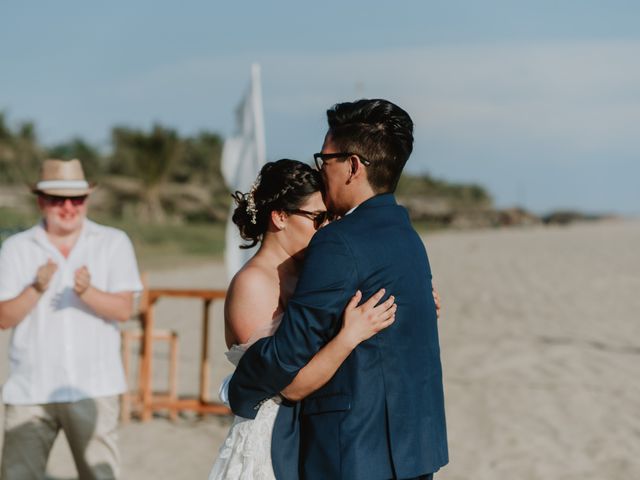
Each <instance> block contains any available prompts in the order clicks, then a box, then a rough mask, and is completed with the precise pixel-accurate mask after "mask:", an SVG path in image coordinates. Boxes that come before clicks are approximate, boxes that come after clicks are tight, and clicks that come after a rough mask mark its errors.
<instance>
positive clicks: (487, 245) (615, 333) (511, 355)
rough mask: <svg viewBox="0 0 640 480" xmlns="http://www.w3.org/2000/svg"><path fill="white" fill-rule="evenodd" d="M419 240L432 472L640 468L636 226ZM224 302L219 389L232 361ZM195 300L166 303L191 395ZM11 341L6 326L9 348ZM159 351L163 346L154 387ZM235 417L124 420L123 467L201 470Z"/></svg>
mask: <svg viewBox="0 0 640 480" xmlns="http://www.w3.org/2000/svg"><path fill="white" fill-rule="evenodd" d="M425 243H426V245H427V248H428V251H429V255H430V259H431V263H432V268H433V273H434V278H435V281H436V285H437V287H438V289H439V290H440V293H441V296H442V300H443V304H444V308H443V312H442V318H441V344H442V355H443V364H444V374H445V388H446V405H447V422H448V427H449V442H450V456H451V463H450V464H449V465H448V466H447V467H445V468H444V469H443V470H442V472H440V473H439V474H438V475H437V478H438V479H442V480H463V479H464V480H467V479H476V480H484V479H486V480H489V479H491V480H495V479H500V480H512V479H516V480H538V479H539V480H552V479H557V480H571V479H576V480H577V479H580V480H585V479H594V480H595V479H598V480H600V479H607V480H634V479H637V478H640V383H639V382H638V373H639V372H640V369H639V367H638V365H640V251H639V247H638V246H639V245H640V223H638V222H630V221H627V222H606V223H594V224H581V225H574V226H570V227H566V228H543V227H538V228H533V229H523V230H490V231H478V232H443V233H437V234H433V235H428V236H426V237H425ZM150 278H151V284H152V285H154V286H175V287H180V286H197V287H202V288H208V287H213V288H215V287H223V286H224V284H225V278H224V274H223V270H222V267H221V266H220V265H219V264H211V265H203V266H201V267H198V268H195V269H179V268H178V269H175V270H172V271H170V272H169V271H164V272H152V274H151V277H150ZM220 310H221V306H220V305H217V306H215V307H214V324H215V328H213V332H212V334H211V342H212V343H211V344H212V349H213V352H214V361H213V365H214V368H213V372H212V391H213V390H214V385H216V384H217V382H218V380H219V379H220V378H222V376H223V375H224V374H226V373H227V372H229V371H230V367H229V366H228V365H227V364H226V363H225V361H224V358H223V356H222V352H223V351H224V344H223V340H222V336H221V332H222V321H221V320H222V319H221V311H220ZM199 311H200V310H199V306H198V305H196V304H194V303H193V302H187V301H181V302H175V301H163V302H162V303H161V304H160V305H159V309H158V314H159V324H160V325H162V326H171V327H172V328H177V329H178V330H179V334H180V344H181V354H180V357H181V365H180V366H181V384H180V387H181V391H182V392H183V393H192V392H195V390H196V388H197V385H196V375H197V371H196V368H197V367H196V362H197V354H198V347H197V346H198V345H199V340H198V339H199V336H198V333H199V330H198V329H199V322H198V318H199V316H198V315H199ZM7 339H8V332H3V333H2V334H0V341H1V342H2V346H3V347H4V345H6V342H7ZM2 351H3V352H4V351H5V350H4V348H3V350H2ZM165 357H166V355H165V354H164V353H163V351H161V350H160V349H159V351H158V353H157V354H156V358H157V365H158V369H157V372H156V373H157V375H156V381H157V383H158V384H160V383H161V382H163V381H164V379H165V373H164V371H163V370H164V367H163V365H164V363H165V362H164V359H165ZM5 372H6V355H2V358H0V375H3V376H4V375H5ZM213 394H214V393H213V392H212V395H213ZM228 424H229V422H228V420H226V419H218V418H206V419H204V420H198V419H194V418H186V419H185V418H183V419H181V420H179V421H178V422H177V423H175V424H172V423H171V422H169V421H167V420H165V419H155V420H153V421H152V422H150V423H147V424H140V423H132V424H129V425H127V426H125V427H124V428H122V429H121V447H122V451H123V467H124V473H125V476H124V478H131V479H146V478H154V479H162V478H167V479H168V478H171V479H177V478H184V479H196V478H206V475H207V473H208V469H209V467H210V465H211V462H212V460H213V458H214V456H215V453H216V450H217V447H218V445H219V444H220V442H221V441H222V439H223V438H224V434H225V431H226V428H227V426H228ZM49 467H50V468H49V470H50V472H51V474H52V475H54V476H55V477H56V478H71V477H73V475H74V468H73V465H72V463H71V462H70V455H69V454H68V452H67V451H66V448H65V445H64V441H63V440H61V441H60V442H58V444H57V445H56V449H55V451H54V453H53V455H52V458H51V460H50V464H49Z"/></svg>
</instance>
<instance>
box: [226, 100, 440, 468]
mask: <svg viewBox="0 0 640 480" xmlns="http://www.w3.org/2000/svg"><path fill="white" fill-rule="evenodd" d="M327 117H328V122H329V130H328V132H327V135H326V137H325V141H324V145H323V147H322V153H319V154H316V155H315V160H316V164H317V166H318V169H319V170H320V171H321V172H322V174H323V178H324V181H325V188H326V192H325V193H326V195H325V201H326V203H327V206H328V208H329V209H330V210H332V211H334V212H335V213H337V214H339V215H341V216H342V218H341V219H340V220H338V221H335V222H332V223H331V224H329V225H327V226H326V227H324V228H322V229H320V230H319V231H318V232H317V233H316V235H315V236H314V237H313V239H312V241H311V243H310V245H309V247H308V248H307V251H306V254H305V261H304V266H303V268H302V273H301V275H300V278H299V280H298V285H297V288H296V291H295V294H294V295H293V297H292V298H291V299H290V301H289V303H288V305H287V309H286V312H285V315H284V318H283V320H282V323H281V325H280V327H279V328H278V330H277V331H276V332H275V334H274V335H273V336H272V337H267V338H264V339H261V340H259V341H258V342H256V343H255V344H254V345H253V346H252V347H251V348H250V349H249V350H248V351H247V352H246V353H245V355H244V357H243V358H242V361H241V362H240V364H239V366H238V368H237V370H236V373H235V374H234V376H233V378H232V380H231V383H230V387H229V399H230V403H231V407H232V409H233V411H234V412H235V413H236V414H238V415H240V416H243V417H248V418H254V417H255V415H256V412H257V409H258V408H259V406H260V405H261V402H263V401H264V400H265V399H267V398H271V397H273V396H275V395H278V394H279V392H281V391H282V390H283V389H284V388H285V387H286V386H287V385H288V384H289V383H290V382H291V381H292V380H293V378H294V377H295V376H296V374H297V373H298V371H299V370H300V369H301V368H302V367H303V366H304V365H306V364H307V362H308V361H309V360H310V359H311V357H313V355H315V354H316V353H317V352H318V350H320V348H321V347H322V346H323V345H324V344H326V343H327V342H328V341H329V340H330V339H331V338H332V337H333V336H334V335H335V334H336V333H337V332H338V330H339V329H340V326H341V315H342V312H343V310H344V308H345V306H346V304H347V303H348V301H349V299H350V298H351V296H352V295H353V293H354V292H355V291H356V290H360V291H362V293H363V298H368V297H370V296H371V295H373V294H374V293H375V292H377V291H378V289H380V288H385V289H386V291H387V292H388V293H389V294H393V295H394V296H395V298H396V304H397V311H396V321H395V322H394V323H393V324H392V325H391V326H390V327H389V328H387V329H385V330H383V331H381V332H380V333H378V334H377V335H375V336H374V337H372V338H371V339H369V340H368V341H365V342H363V343H361V344H360V345H359V346H358V347H357V348H356V349H355V350H354V351H353V352H352V353H351V355H350V356H349V357H348V358H347V359H346V360H345V362H344V363H343V364H342V366H341V367H340V368H339V370H338V371H337V372H336V374H335V375H334V377H333V378H332V379H331V380H330V381H329V382H328V383H327V384H326V385H324V386H323V387H322V388H321V389H320V390H318V391H316V392H314V393H313V394H312V395H311V396H309V397H307V398H305V399H302V400H300V399H285V405H287V404H288V405H289V406H283V407H282V408H281V409H280V412H279V415H278V418H277V420H276V424H275V426H274V433H273V441H272V459H273V466H274V471H275V473H276V477H277V478H278V479H289V478H291V479H295V478H303V479H309V480H315V479H323V480H326V479H331V480H333V479H345V480H346V479H348V480H355V479H366V480H376V479H380V480H387V479H430V478H432V476H433V472H436V471H437V470H438V469H439V468H440V467H442V466H443V465H445V464H446V463H447V462H448V451H447V436H446V426H445V416H444V395H443V387H442V368H441V364H440V347H439V342H438V329H437V322H436V320H437V318H436V309H435V304H434V299H433V296H432V293H431V292H432V286H431V270H430V267H429V261H428V259H427V254H426V251H425V248H424V245H423V243H422V241H421V239H420V237H419V236H418V234H417V233H416V232H415V230H414V229H413V227H412V226H411V222H410V221H409V217H408V214H407V212H406V210H405V209H404V208H402V207H400V206H399V205H397V203H396V200H395V198H394V196H393V192H394V191H395V188H396V185H397V183H398V179H399V178H400V174H401V172H402V169H403V168H404V165H405V163H406V162H407V160H408V159H409V156H410V154H411V151H412V149H413V122H412V120H411V118H410V117H409V115H408V114H407V113H406V112H405V111H404V110H403V109H401V108H400V107H398V106H397V105H394V104H393V103H391V102H388V101H386V100H359V101H357V102H353V103H351V102H350V103H340V104H337V105H335V106H334V107H333V108H332V109H330V110H329V111H328V112H327ZM287 400H289V401H290V402H287ZM297 400H300V401H297ZM296 401H297V402H296ZM292 426H293V427H292ZM297 435H299V437H298V436H297Z"/></svg>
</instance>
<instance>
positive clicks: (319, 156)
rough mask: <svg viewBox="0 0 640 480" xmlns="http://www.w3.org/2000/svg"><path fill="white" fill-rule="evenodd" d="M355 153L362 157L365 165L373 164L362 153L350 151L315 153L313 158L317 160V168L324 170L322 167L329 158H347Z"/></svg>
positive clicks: (361, 160)
mask: <svg viewBox="0 0 640 480" xmlns="http://www.w3.org/2000/svg"><path fill="white" fill-rule="evenodd" d="M353 155H355V156H356V157H358V158H359V159H360V162H362V164H363V165H365V166H367V167H368V166H369V165H371V162H370V161H369V160H367V159H366V158H364V157H363V156H362V155H360V154H359V153H353V152H351V153H349V152H338V153H314V154H313V160H314V161H315V162H316V168H317V169H318V170H322V168H323V167H324V164H325V162H326V161H327V160H330V159H332V158H344V159H345V160H346V159H347V158H349V157H351V156H353Z"/></svg>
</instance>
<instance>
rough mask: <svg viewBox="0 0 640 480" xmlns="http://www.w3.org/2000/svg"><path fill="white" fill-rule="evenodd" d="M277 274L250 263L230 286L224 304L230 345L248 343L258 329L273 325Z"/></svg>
mask: <svg viewBox="0 0 640 480" xmlns="http://www.w3.org/2000/svg"><path fill="white" fill-rule="evenodd" d="M279 298H280V286H279V283H278V278H277V272H271V271H270V270H269V269H268V268H266V267H264V266H262V265H260V264H259V263H257V262H249V263H248V264H247V265H246V266H245V267H243V268H242V270H240V271H239V272H238V273H237V274H236V275H235V277H233V280H232V281H231V284H230V285H229V290H228V292H227V300H226V302H225V325H226V328H227V343H246V342H247V341H248V340H249V338H250V337H251V336H252V334H253V333H254V332H255V331H256V330H257V329H259V328H261V327H264V326H267V325H270V324H271V321H272V318H273V316H274V314H275V313H276V311H277V310H278V303H279Z"/></svg>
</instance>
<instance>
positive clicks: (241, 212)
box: [232, 158, 322, 248]
mask: <svg viewBox="0 0 640 480" xmlns="http://www.w3.org/2000/svg"><path fill="white" fill-rule="evenodd" d="M319 191H322V177H321V175H320V172H318V171H317V170H315V169H314V168H312V167H310V166H309V165H307V164H306V163H302V162H299V161H297V160H289V159H286V158H285V159H282V160H278V161H276V162H269V163H266V164H265V165H264V166H263V167H262V169H261V170H260V174H259V175H258V178H257V180H256V183H254V184H253V187H252V188H251V190H250V191H249V192H247V193H242V192H235V193H234V194H233V195H232V197H233V199H234V200H235V202H236V205H237V206H236V209H235V210H234V212H233V217H232V220H233V223H235V224H236V225H237V226H238V229H239V230H240V236H241V237H242V238H243V239H244V240H247V241H248V242H250V243H249V244H247V245H242V246H241V247H240V248H251V247H254V246H255V245H256V244H257V243H258V242H260V241H262V239H263V237H264V234H265V232H266V231H267V228H268V227H269V219H270V217H271V212H273V211H284V212H287V211H292V210H296V209H298V208H300V207H301V206H302V204H303V203H304V202H305V201H306V200H307V198H308V197H309V195H311V194H313V193H315V192H319Z"/></svg>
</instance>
